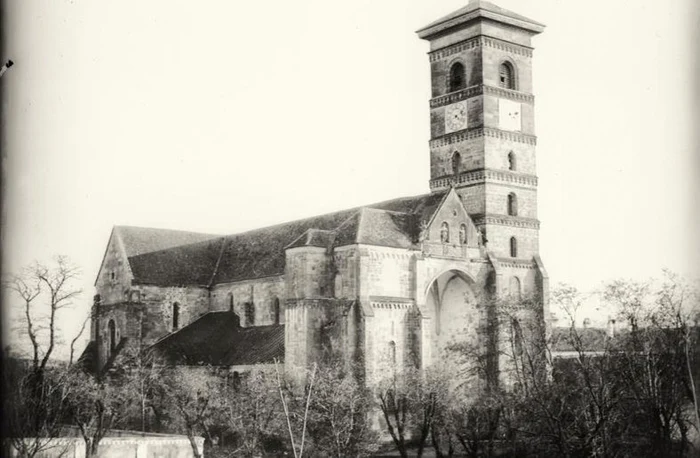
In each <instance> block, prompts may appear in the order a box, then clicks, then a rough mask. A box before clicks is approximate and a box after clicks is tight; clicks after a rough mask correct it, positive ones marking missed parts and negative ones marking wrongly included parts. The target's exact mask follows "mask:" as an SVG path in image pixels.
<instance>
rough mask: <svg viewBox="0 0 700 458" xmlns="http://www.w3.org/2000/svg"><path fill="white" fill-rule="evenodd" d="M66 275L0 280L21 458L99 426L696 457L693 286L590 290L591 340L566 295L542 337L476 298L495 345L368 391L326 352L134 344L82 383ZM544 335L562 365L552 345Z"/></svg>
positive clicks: (279, 446) (538, 329) (218, 442)
mask: <svg viewBox="0 0 700 458" xmlns="http://www.w3.org/2000/svg"><path fill="white" fill-rule="evenodd" d="M77 275H78V271H77V269H75V268H74V267H72V266H71V265H70V264H69V263H68V262H67V261H66V260H65V259H63V258H61V259H59V260H58V261H57V263H56V264H55V265H54V266H52V267H45V266H40V265H34V266H32V268H30V269H28V270H26V271H25V272H22V273H21V275H19V276H16V277H13V278H12V279H11V280H10V281H9V283H6V286H7V287H9V288H11V289H12V290H13V291H14V292H15V293H16V295H17V296H18V297H20V298H21V299H22V306H23V312H24V313H23V317H24V318H23V321H22V329H23V330H24V332H25V334H26V335H27V337H28V340H29V341H30V343H31V352H30V353H31V354H30V356H29V358H27V359H26V360H23V361H21V362H18V361H15V363H14V364H8V361H6V362H5V366H4V368H3V369H4V370H3V383H4V391H3V393H4V396H3V426H4V428H5V437H6V438H8V439H7V440H6V444H5V445H6V446H11V447H13V448H14V449H15V450H16V452H17V453H18V454H19V455H20V456H22V457H34V456H38V455H40V454H41V453H42V452H45V451H46V449H47V447H51V446H52V444H53V442H51V440H50V438H52V437H59V436H61V435H65V434H66V433H67V430H70V431H72V433H73V434H77V435H78V436H79V437H82V438H83V440H84V443H85V451H86V456H88V457H90V456H98V455H99V451H100V443H101V441H102V439H103V438H104V437H105V436H107V435H108V434H109V433H110V431H111V430H114V429H127V430H135V431H150V432H165V433H176V434H182V435H185V436H187V437H188V438H189V440H190V443H191V445H192V453H193V455H194V456H197V457H199V456H200V451H199V449H198V447H197V444H196V441H195V438H196V437H198V436H200V437H204V438H205V448H206V454H207V456H261V455H266V456H267V455H271V454H280V455H282V454H284V453H286V454H287V455H288V456H289V455H293V456H295V458H299V457H301V456H335V457H345V456H371V455H373V454H377V453H380V452H381V450H380V444H390V446H392V447H393V448H394V449H395V451H396V452H398V453H399V455H400V456H402V457H408V456H422V455H423V454H424V453H425V452H426V451H427V450H428V449H430V450H432V451H433V452H434V454H435V455H436V456H437V457H451V456H469V457H497V456H513V457H523V456H525V457H526V456H539V457H548V456H552V457H554V456H556V457H590V456H593V457H627V456H640V457H643V456H692V454H693V453H697V452H698V451H699V450H700V449H698V448H697V447H698V445H697V443H698V437H700V434H699V431H698V426H699V425H700V419H699V417H698V416H699V415H700V411H699V410H698V401H697V389H698V380H699V379H700V374H699V373H698V372H700V369H699V368H698V360H699V359H698V358H700V352H699V350H698V337H699V336H700V335H699V331H698V330H699V327H698V318H699V317H700V315H699V314H698V300H699V296H698V289H697V288H696V287H695V286H693V285H690V284H688V283H686V282H684V281H683V280H682V279H680V278H678V277H676V276H673V275H671V274H666V275H665V276H664V277H663V278H662V279H661V280H659V281H649V282H642V283H640V282H633V281H614V282H610V283H608V284H605V285H604V286H603V288H602V290H601V294H602V297H603V302H604V304H605V305H606V307H608V308H609V310H610V311H611V314H614V316H615V317H616V318H617V319H618V320H619V322H620V323H622V324H624V326H622V327H621V329H620V330H619V332H617V334H616V335H615V336H603V337H602V338H601V336H600V334H595V333H591V332H589V330H586V329H581V328H578V327H576V326H575V325H574V323H575V321H576V318H577V314H578V313H579V312H580V309H581V307H582V304H583V301H584V298H583V296H582V295H581V294H580V293H579V292H578V291H577V290H576V289H575V288H572V287H570V286H565V285H563V286H560V287H557V288H555V289H554V290H553V291H552V293H551V295H550V304H551V306H552V307H559V308H560V309H561V310H563V312H564V313H565V315H566V316H567V317H568V318H569V320H568V321H569V322H568V325H567V326H566V327H565V329H564V330H563V331H562V330H560V331H559V332H558V333H557V335H556V336H553V335H552V333H551V330H549V329H548V328H547V327H546V326H544V325H543V324H544V320H542V318H543V317H542V316H541V315H538V313H539V311H540V308H539V305H538V303H539V302H538V301H535V300H530V299H528V298H513V297H501V298H496V297H493V298H490V299H488V300H484V301H482V302H481V306H482V307H488V308H489V310H490V311H491V312H493V313H490V314H486V315H485V316H489V318H488V319H487V320H486V322H484V323H483V325H482V328H483V329H482V331H483V333H484V335H493V333H494V331H498V335H500V336H501V337H500V339H499V340H498V342H496V343H493V342H491V343H484V341H483V340H482V341H481V343H474V342H475V341H473V340H469V341H466V340H465V341H461V340H458V339H457V340H455V341H454V342H452V343H451V344H450V345H448V349H447V350H448V352H450V353H451V356H454V358H452V359H451V361H452V363H451V364H439V363H436V364H434V365H432V366H431V367H428V368H422V369H418V368H415V367H412V366H410V367H409V366H403V365H401V366H400V367H390V368H388V370H386V371H384V373H383V375H382V377H381V378H380V379H379V380H376V381H374V382H373V383H371V384H368V383H367V381H366V380H364V379H363V376H362V371H361V370H360V369H359V368H358V367H355V366H353V365H351V364H349V363H345V362H342V361H338V360H334V359H333V358H327V359H326V360H324V361H321V362H319V363H318V364H317V365H314V366H313V367H312V368H309V370H308V371H307V372H306V373H304V374H301V376H299V375H296V376H290V375H289V374H285V372H284V371H283V369H282V365H275V366H274V367H271V366H269V365H268V366H266V367H260V368H254V369H253V370H251V371H249V372H246V373H245V374H238V373H234V372H231V371H230V370H228V369H227V368H217V367H208V366H200V367H174V366H170V365H168V364H166V363H164V362H163V361H162V360H161V359H160V357H159V355H157V354H155V353H151V352H148V351H139V349H138V346H136V347H126V348H125V351H123V352H121V353H120V354H119V356H118V357H117V358H116V359H115V361H114V362H113V364H112V365H111V366H110V368H109V370H108V371H106V372H104V373H102V374H97V375H95V374H93V373H90V371H86V370H85V368H84V367H83V366H82V365H81V364H76V363H74V362H73V357H71V358H70V361H68V362H65V363H60V362H57V361H55V358H54V356H53V352H54V351H55V350H54V349H55V347H56V345H57V343H58V340H57V339H58V337H57V335H58V329H57V324H56V323H57V322H58V320H57V316H58V315H59V314H60V313H61V311H62V309H64V308H65V307H67V306H69V304H70V303H71V301H72V300H73V299H74V298H75V297H77V295H78V294H79V291H78V290H76V289H75V288H74V287H73V284H74V280H75V279H76V278H77ZM39 309H41V311H40V310H39ZM555 337H558V338H560V339H563V340H564V342H565V344H566V347H567V349H568V350H569V352H568V355H567V357H566V358H560V357H557V355H556V353H553V352H552V344H553V342H552V339H553V338H555ZM72 342H73V344H72V345H71V347H72V346H73V345H74V343H75V342H76V339H74V340H73V341H72ZM72 353H73V352H71V355H72ZM454 361H458V362H459V364H454ZM9 362H12V360H9ZM494 368H495V371H496V373H494ZM368 385H371V386H368ZM382 450H383V449H382Z"/></svg>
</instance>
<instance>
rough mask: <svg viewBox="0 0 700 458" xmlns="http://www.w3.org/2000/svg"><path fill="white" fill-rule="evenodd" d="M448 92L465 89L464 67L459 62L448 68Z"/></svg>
mask: <svg viewBox="0 0 700 458" xmlns="http://www.w3.org/2000/svg"><path fill="white" fill-rule="evenodd" d="M449 86H450V87H449V92H453V91H459V90H460V89H464V88H465V87H467V78H466V76H465V74H464V65H463V64H462V63H461V62H455V63H454V64H453V65H452V67H450V84H449Z"/></svg>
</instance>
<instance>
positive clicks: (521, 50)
mask: <svg viewBox="0 0 700 458" xmlns="http://www.w3.org/2000/svg"><path fill="white" fill-rule="evenodd" d="M480 47H488V48H494V49H500V50H501V51H507V52H509V53H512V54H517V55H520V56H525V57H532V49H533V48H531V47H530V46H524V45H520V44H517V43H512V42H510V41H506V40H501V39H499V38H495V37H490V36H487V35H479V36H478V37H473V38H469V39H467V40H464V41H460V42H459V43H454V44H451V45H448V46H445V47H443V48H439V49H435V50H433V51H430V52H428V59H429V60H430V62H436V61H438V60H442V59H444V58H446V57H450V56H452V55H453V54H457V53H460V52H462V51H466V50H469V49H475V48H480Z"/></svg>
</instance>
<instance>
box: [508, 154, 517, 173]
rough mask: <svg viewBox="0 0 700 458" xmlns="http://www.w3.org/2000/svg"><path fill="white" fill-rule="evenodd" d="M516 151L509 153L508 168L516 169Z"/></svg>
mask: <svg viewBox="0 0 700 458" xmlns="http://www.w3.org/2000/svg"><path fill="white" fill-rule="evenodd" d="M515 166H516V164H515V153H514V152H512V151H511V152H510V153H508V170H511V171H515Z"/></svg>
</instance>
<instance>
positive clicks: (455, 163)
mask: <svg viewBox="0 0 700 458" xmlns="http://www.w3.org/2000/svg"><path fill="white" fill-rule="evenodd" d="M461 163H462V155H461V154H459V153H458V152H457V151H455V153H454V154H453V155H452V174H453V175H454V176H457V175H459V166H460V164H461Z"/></svg>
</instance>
